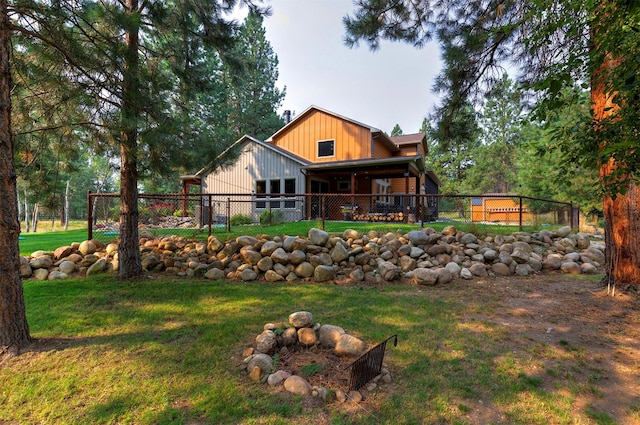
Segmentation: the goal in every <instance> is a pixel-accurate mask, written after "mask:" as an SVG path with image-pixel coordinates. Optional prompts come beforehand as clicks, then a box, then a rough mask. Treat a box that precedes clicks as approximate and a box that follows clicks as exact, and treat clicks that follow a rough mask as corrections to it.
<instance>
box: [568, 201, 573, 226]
mask: <svg viewBox="0 0 640 425" xmlns="http://www.w3.org/2000/svg"><path fill="white" fill-rule="evenodd" d="M573 214H574V212H573V201H571V202H569V227H571V231H572V232H573Z"/></svg>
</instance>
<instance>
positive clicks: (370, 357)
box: [345, 335, 398, 391]
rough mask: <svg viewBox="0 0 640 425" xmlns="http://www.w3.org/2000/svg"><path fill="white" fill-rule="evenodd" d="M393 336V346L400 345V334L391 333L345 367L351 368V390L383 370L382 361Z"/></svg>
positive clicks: (362, 384)
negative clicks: (388, 342)
mask: <svg viewBox="0 0 640 425" xmlns="http://www.w3.org/2000/svg"><path fill="white" fill-rule="evenodd" d="M392 338H394V341H393V346H394V347H396V346H398V335H391V336H390V337H389V338H387V339H385V340H384V341H382V342H381V343H380V344H378V345H376V346H375V347H373V348H372V349H371V350H369V351H367V352H366V353H364V354H363V355H361V356H360V357H358V358H357V359H355V360H354V361H353V362H352V363H351V364H350V365H349V366H347V367H346V368H345V370H347V369H349V368H351V377H350V378H349V391H356V390H359V389H360V388H362V387H363V386H364V385H365V384H366V383H367V382H369V381H370V380H372V379H373V378H375V377H376V376H377V375H378V374H379V373H380V371H381V370H382V361H383V360H384V353H385V350H386V347H387V341H389V340H390V339H392Z"/></svg>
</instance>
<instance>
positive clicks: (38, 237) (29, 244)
mask: <svg viewBox="0 0 640 425" xmlns="http://www.w3.org/2000/svg"><path fill="white" fill-rule="evenodd" d="M86 239H87V229H86V228H84V229H76V230H67V231H55V232H38V233H21V234H20V255H31V253H32V252H34V251H39V250H43V251H53V250H55V249H56V248H59V247H61V246H66V245H71V244H72V243H73V242H82V241H84V240H86Z"/></svg>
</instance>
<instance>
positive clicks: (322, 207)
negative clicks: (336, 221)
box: [320, 195, 326, 230]
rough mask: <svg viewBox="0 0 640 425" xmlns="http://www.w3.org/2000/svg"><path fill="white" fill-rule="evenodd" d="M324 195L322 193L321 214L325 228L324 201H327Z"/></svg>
mask: <svg viewBox="0 0 640 425" xmlns="http://www.w3.org/2000/svg"><path fill="white" fill-rule="evenodd" d="M325 201H326V200H325V198H324V195H320V215H321V216H322V230H325V229H324V203H325Z"/></svg>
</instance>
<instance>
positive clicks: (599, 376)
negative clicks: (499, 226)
mask: <svg viewBox="0 0 640 425" xmlns="http://www.w3.org/2000/svg"><path fill="white" fill-rule="evenodd" d="M458 291H459V292H460V296H459V298H458V300H459V302H462V303H463V304H467V305H468V307H469V308H468V311H469V313H465V315H466V316H463V320H465V319H466V320H469V321H470V322H477V321H478V320H481V321H488V322H491V323H494V324H497V325H498V326H499V327H500V328H503V329H506V331H507V332H508V335H509V337H508V339H507V341H508V344H510V349H511V350H512V352H514V353H518V352H521V353H526V354H530V353H534V354H535V353H536V352H537V351H538V350H539V351H540V353H539V361H537V362H533V364H535V365H536V366H535V367H532V368H531V369H532V370H526V371H525V373H526V374H527V375H528V376H534V377H536V379H540V380H542V385H541V386H542V388H543V389H545V390H548V391H554V390H555V389H556V388H554V385H555V382H557V379H558V376H561V377H565V376H566V377H567V379H570V380H571V382H575V385H582V387H583V388H584V391H583V393H582V394H578V395H575V396H574V397H575V399H576V400H575V402H574V406H575V409H576V410H579V411H581V412H582V413H584V411H585V410H586V409H587V408H589V409H592V410H596V411H601V412H606V413H607V415H609V416H610V417H611V418H613V419H614V420H615V421H616V423H621V424H622V423H624V424H634V423H639V422H638V419H637V414H636V415H635V416H634V417H635V419H634V418H632V417H631V416H630V407H633V406H635V409H638V408H640V327H639V325H640V298H639V296H638V293H637V292H635V291H627V292H620V291H617V292H616V293H615V296H611V295H610V294H608V293H607V288H606V287H604V286H603V285H602V284H601V283H600V282H598V281H595V280H591V281H589V280H586V279H584V278H576V277H573V276H568V275H562V274H557V275H556V274H551V275H543V276H536V277H533V278H517V277H509V278H490V279H485V280H478V281H474V282H473V283H469V282H456V283H454V284H452V285H450V286H448V287H444V286H443V287H441V288H437V289H436V294H434V295H436V296H437V293H438V292H442V296H443V297H447V298H450V297H452V296H456V293H457V292H458ZM594 394H595V395H596V396H595V397H594ZM489 409H490V408H488V407H486V406H479V407H478V413H479V415H478V417H485V416H486V415H487V414H488V413H487V412H488V410H489ZM494 419H498V420H499V418H494ZM473 422H474V423H482V422H475V421H473Z"/></svg>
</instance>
